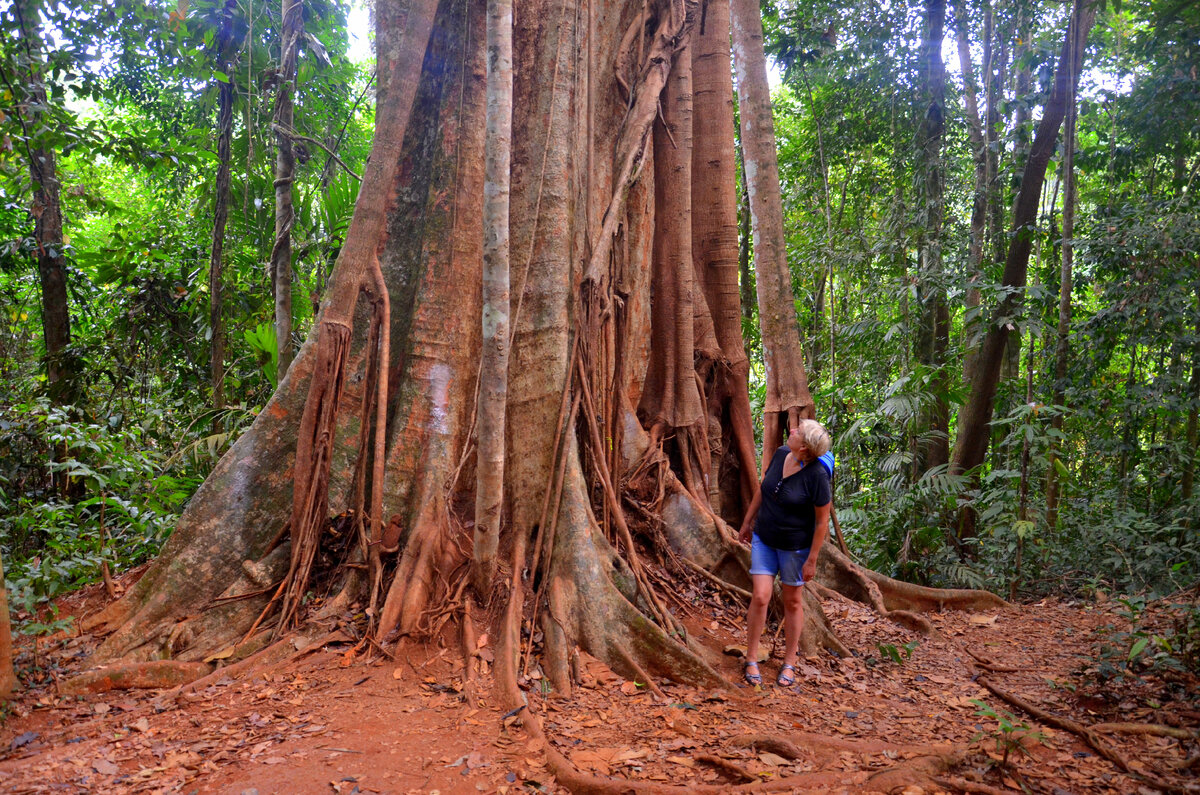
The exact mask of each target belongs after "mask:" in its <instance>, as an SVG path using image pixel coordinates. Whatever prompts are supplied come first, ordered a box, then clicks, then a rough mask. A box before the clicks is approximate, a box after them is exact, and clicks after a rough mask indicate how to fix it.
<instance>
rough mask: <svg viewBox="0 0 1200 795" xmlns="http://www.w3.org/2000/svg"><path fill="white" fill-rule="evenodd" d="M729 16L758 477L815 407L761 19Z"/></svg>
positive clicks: (748, 8) (754, 6)
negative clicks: (757, 395) (762, 391)
mask: <svg viewBox="0 0 1200 795" xmlns="http://www.w3.org/2000/svg"><path fill="white" fill-rule="evenodd" d="M730 10H731V14H732V20H733V56H734V58H733V60H734V67H735V70H736V74H737V93H738V108H739V118H740V121H741V141H742V157H743V165H744V167H745V173H746V190H747V192H748V193H749V194H750V215H751V219H752V232H753V239H754V275H755V284H756V285H757V287H758V311H759V325H760V327H761V330H762V340H763V359H764V364H765V365H766V370H767V397H766V401H765V404H764V406H763V426H764V427H763V455H762V468H763V469H764V470H765V468H766V465H767V462H769V461H770V457H771V453H772V452H773V451H774V450H775V449H776V448H777V447H778V446H779V445H780V444H782V440H783V435H784V434H783V432H784V431H786V429H787V428H788V427H789V426H793V425H795V424H796V421H797V420H799V419H801V418H802V417H812V416H814V414H815V407H814V406H813V399H812V395H811V394H810V393H809V391H808V376H807V374H806V373H805V370H804V354H803V352H802V351H801V348H800V327H799V321H798V319H797V317H796V307H795V304H794V302H793V300H792V288H791V285H792V277H791V272H790V271H789V270H788V263H787V246H786V244H785V241H784V234H783V210H782V199H781V196H780V190H779V163H778V160H777V155H776V151H775V122H774V120H773V118H772V116H771V90H770V84H769V83H768V82H767V59H766V55H765V54H764V52H763V28H762V17H761V16H760V14H759V8H758V2H757V0H732V2H731V3H730Z"/></svg>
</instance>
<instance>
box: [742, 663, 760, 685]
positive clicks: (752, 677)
mask: <svg viewBox="0 0 1200 795" xmlns="http://www.w3.org/2000/svg"><path fill="white" fill-rule="evenodd" d="M751 668H753V669H754V670H753V671H751ZM742 678H743V679H745V680H746V684H748V685H754V686H755V687H758V686H759V685H761V684H762V674H760V673H759V672H758V663H756V662H754V661H753V660H746V662H744V663H742Z"/></svg>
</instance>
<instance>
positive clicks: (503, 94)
mask: <svg viewBox="0 0 1200 795" xmlns="http://www.w3.org/2000/svg"><path fill="white" fill-rule="evenodd" d="M487 14H488V18H487V142H486V151H487V166H486V169H487V176H486V182H485V183H484V187H483V191H484V205H483V213H484V215H483V309H482V316H483V324H482V329H483V348H482V352H481V355H480V363H479V418H478V421H477V426H476V427H477V432H476V436H477V438H478V440H479V441H478V450H479V453H478V455H477V460H478V464H477V467H476V472H477V479H476V486H475V547H474V550H475V551H474V559H473V562H472V565H473V567H474V568H473V570H472V583H473V585H474V586H475V592H476V593H477V594H479V595H481V596H483V597H485V598H486V597H487V596H489V595H490V594H491V589H492V580H493V577H494V575H495V571H496V550H497V548H498V546H499V543H500V515H501V508H502V506H503V504H504V420H505V418H504V407H505V403H506V402H507V400H508V353H509V336H510V332H509V327H510V324H509V309H510V307H509V273H508V269H509V259H508V253H509V242H508V211H509V184H510V183H509V164H510V161H511V154H512V101H513V64H512V57H513V52H512V50H513V42H512V32H513V8H512V0H488V9H487Z"/></svg>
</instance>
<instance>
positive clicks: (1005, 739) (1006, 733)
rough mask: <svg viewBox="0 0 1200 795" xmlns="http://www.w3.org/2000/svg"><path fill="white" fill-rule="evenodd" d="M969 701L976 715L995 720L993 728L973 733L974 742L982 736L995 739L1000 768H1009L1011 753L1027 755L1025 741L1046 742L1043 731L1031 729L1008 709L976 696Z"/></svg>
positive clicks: (1027, 750) (982, 737)
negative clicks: (998, 707) (999, 707)
mask: <svg viewBox="0 0 1200 795" xmlns="http://www.w3.org/2000/svg"><path fill="white" fill-rule="evenodd" d="M971 703H972V704H974V705H975V707H976V709H975V714H976V715H978V716H979V717H981V718H988V719H990V720H993V721H995V722H996V726H995V728H993V729H991V730H985V731H981V732H980V733H979V734H977V735H975V738H974V742H978V741H979V740H981V739H984V738H989V739H991V740H993V741H995V744H996V753H998V754H1000V759H999V760H998V761H999V766H1000V768H1001V769H1003V770H1007V769H1008V768H1009V757H1010V756H1011V755H1012V754H1013V753H1017V754H1025V755H1029V749H1028V748H1026V747H1025V743H1026V742H1029V741H1032V742H1038V743H1041V744H1043V745H1045V744H1047V738H1046V735H1045V733H1043V732H1040V731H1033V730H1031V729H1030V728H1029V724H1027V723H1025V722H1023V721H1020V720H1019V719H1018V718H1017V716H1016V715H1014V714H1012V713H1011V712H1009V711H1008V710H1006V709H994V708H992V707H991V706H990V705H989V704H988V703H987V702H986V701H983V700H981V699H978V698H973V699H971Z"/></svg>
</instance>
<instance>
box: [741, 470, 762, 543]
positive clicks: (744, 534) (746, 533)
mask: <svg viewBox="0 0 1200 795" xmlns="http://www.w3.org/2000/svg"><path fill="white" fill-rule="evenodd" d="M760 505H762V484H761V483H760V484H758V488H756V489H755V490H754V499H752V500H750V507H749V508H747V509H746V518H745V519H743V520H742V529H741V531H740V532H739V533H738V541H741V542H742V543H743V544H749V543H750V540H751V539H752V538H753V537H754V520H755V518H757V517H758V508H759V506H760Z"/></svg>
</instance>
